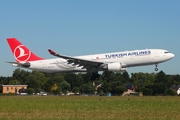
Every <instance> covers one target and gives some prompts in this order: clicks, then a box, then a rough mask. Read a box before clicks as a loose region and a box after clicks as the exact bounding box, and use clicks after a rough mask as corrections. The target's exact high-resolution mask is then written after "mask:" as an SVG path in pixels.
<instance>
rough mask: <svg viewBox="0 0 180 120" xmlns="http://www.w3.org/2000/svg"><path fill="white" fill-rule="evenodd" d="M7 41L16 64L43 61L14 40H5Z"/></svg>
mask: <svg viewBox="0 0 180 120" xmlns="http://www.w3.org/2000/svg"><path fill="white" fill-rule="evenodd" d="M7 41H8V44H9V46H10V48H11V51H12V53H13V55H14V58H15V59H16V61H17V62H28V61H36V60H43V58H40V57H38V56H37V55H35V54H34V53H33V52H31V51H30V50H29V49H28V48H27V47H26V46H24V45H23V44H22V43H20V42H19V41H18V40H17V39H16V38H7Z"/></svg>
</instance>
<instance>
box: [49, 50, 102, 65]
mask: <svg viewBox="0 0 180 120" xmlns="http://www.w3.org/2000/svg"><path fill="white" fill-rule="evenodd" d="M48 51H49V53H50V54H51V55H53V56H56V57H59V58H64V59H67V60H68V62H69V63H75V64H80V65H82V66H84V65H95V66H96V65H100V64H103V62H98V61H93V60H86V59H80V58H75V57H70V56H66V55H60V54H57V53H56V52H54V51H53V50H51V49H48Z"/></svg>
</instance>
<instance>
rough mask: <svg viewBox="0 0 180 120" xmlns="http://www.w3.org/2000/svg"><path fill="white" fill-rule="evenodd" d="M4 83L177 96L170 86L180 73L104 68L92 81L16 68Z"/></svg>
mask: <svg viewBox="0 0 180 120" xmlns="http://www.w3.org/2000/svg"><path fill="white" fill-rule="evenodd" d="M0 84H1V85H2V84H3V85H19V84H21V85H28V90H29V91H31V93H32V92H35V93H36V92H39V91H44V92H48V93H52V94H67V91H72V92H74V93H75V94H77V93H80V94H94V93H96V94H99V95H107V94H108V93H111V94H112V95H121V94H122V93H123V92H124V91H127V89H135V91H136V92H142V93H143V95H176V94H177V92H176V91H175V90H174V89H172V88H171V86H173V85H180V75H178V74H177V75H166V74H165V73H164V72H163V71H160V72H158V73H142V72H139V73H131V74H130V75H129V74H128V72H127V71H126V72H123V73H118V72H110V71H104V72H102V73H101V74H100V77H99V78H97V79H96V80H91V73H43V72H38V71H31V72H30V71H25V70H23V69H20V68H17V69H15V71H13V74H12V76H10V77H3V76H1V77H0Z"/></svg>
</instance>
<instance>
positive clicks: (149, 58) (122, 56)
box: [29, 49, 174, 72]
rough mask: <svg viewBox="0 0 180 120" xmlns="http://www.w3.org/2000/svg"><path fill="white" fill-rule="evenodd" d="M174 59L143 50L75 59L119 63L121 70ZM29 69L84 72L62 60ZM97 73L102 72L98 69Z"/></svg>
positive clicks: (34, 64) (33, 64)
mask: <svg viewBox="0 0 180 120" xmlns="http://www.w3.org/2000/svg"><path fill="white" fill-rule="evenodd" d="M173 57H174V54H172V53H169V52H168V51H167V50H162V49H144V50H134V51H124V52H113V53H104V54H94V55H85V56H76V57H75V58H80V59H85V60H91V61H99V62H103V63H104V64H108V63H121V65H122V68H127V67H134V66H143V65H153V64H158V63H162V62H165V61H167V60H170V59H171V58H173ZM29 63H30V64H31V66H30V67H29V69H31V70H37V71H42V72H86V71H87V69H84V68H83V67H82V66H80V67H79V66H78V65H73V64H68V61H67V60H66V59H63V58H56V59H46V60H38V61H32V62H29ZM98 71H103V69H100V70H98Z"/></svg>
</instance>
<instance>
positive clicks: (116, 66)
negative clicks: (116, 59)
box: [107, 63, 126, 72]
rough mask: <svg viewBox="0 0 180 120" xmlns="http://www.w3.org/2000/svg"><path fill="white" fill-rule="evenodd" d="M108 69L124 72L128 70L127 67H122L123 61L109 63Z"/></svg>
mask: <svg viewBox="0 0 180 120" xmlns="http://www.w3.org/2000/svg"><path fill="white" fill-rule="evenodd" d="M107 70H108V71H115V72H124V71H126V68H122V66H121V63H108V64H107Z"/></svg>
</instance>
